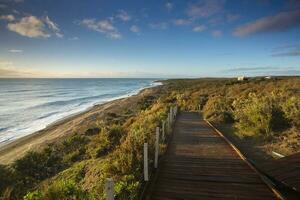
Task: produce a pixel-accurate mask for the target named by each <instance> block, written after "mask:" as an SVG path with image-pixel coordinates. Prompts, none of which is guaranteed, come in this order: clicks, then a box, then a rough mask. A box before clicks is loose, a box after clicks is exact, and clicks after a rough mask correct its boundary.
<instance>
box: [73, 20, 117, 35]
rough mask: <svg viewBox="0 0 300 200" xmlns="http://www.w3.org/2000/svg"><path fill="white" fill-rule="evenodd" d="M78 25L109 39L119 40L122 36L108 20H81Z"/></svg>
mask: <svg viewBox="0 0 300 200" xmlns="http://www.w3.org/2000/svg"><path fill="white" fill-rule="evenodd" d="M79 24H80V25H82V26H85V27H87V28H88V29H91V30H93V31H97V32H100V33H103V34H104V35H106V36H107V37H109V38H111V39H121V38H122V35H121V33H120V32H119V31H118V29H117V28H116V27H115V26H114V25H113V23H112V21H111V20H109V19H103V20H98V21H97V20H96V19H83V20H82V21H80V22H79Z"/></svg>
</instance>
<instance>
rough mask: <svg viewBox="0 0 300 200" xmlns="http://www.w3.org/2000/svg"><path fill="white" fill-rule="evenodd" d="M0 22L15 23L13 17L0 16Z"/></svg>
mask: <svg viewBox="0 0 300 200" xmlns="http://www.w3.org/2000/svg"><path fill="white" fill-rule="evenodd" d="M0 20H6V21H9V22H12V21H15V17H14V16H13V15H2V16H0Z"/></svg>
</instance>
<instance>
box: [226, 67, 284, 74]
mask: <svg viewBox="0 0 300 200" xmlns="http://www.w3.org/2000/svg"><path fill="white" fill-rule="evenodd" d="M277 69H280V68H278V67H235V68H230V69H226V70H223V71H222V72H226V73H227V72H249V71H261V70H277Z"/></svg>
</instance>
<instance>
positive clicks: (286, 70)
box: [220, 66, 300, 76]
mask: <svg viewBox="0 0 300 200" xmlns="http://www.w3.org/2000/svg"><path fill="white" fill-rule="evenodd" d="M220 72H221V73H223V74H225V75H232V76H237V75H245V76H269V75H273V76H280V75H282V76H284V75H286V76H288V75H300V70H299V69H298V68H295V67H274V66H267V67H236V68H231V69H226V70H222V71H220Z"/></svg>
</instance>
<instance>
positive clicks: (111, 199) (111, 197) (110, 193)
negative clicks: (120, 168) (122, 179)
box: [106, 178, 114, 200]
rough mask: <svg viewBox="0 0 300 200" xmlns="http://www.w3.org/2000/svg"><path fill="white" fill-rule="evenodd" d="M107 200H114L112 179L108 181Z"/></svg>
mask: <svg viewBox="0 0 300 200" xmlns="http://www.w3.org/2000/svg"><path fill="white" fill-rule="evenodd" d="M106 199H107V200H114V181H113V180H112V178H108V179H106Z"/></svg>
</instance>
